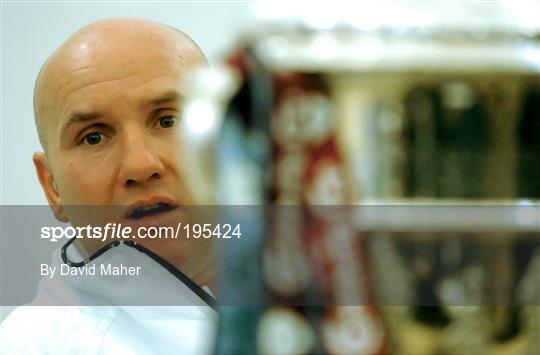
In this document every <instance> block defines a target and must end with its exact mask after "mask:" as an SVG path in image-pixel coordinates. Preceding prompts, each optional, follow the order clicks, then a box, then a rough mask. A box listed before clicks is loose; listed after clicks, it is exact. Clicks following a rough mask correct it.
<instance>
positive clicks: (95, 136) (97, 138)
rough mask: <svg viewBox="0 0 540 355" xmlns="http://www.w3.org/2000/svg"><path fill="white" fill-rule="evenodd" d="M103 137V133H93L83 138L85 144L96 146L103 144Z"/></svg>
mask: <svg viewBox="0 0 540 355" xmlns="http://www.w3.org/2000/svg"><path fill="white" fill-rule="evenodd" d="M102 137H103V135H102V134H101V133H98V132H92V133H89V134H87V135H86V136H85V137H84V138H83V142H84V143H86V144H88V145H96V144H99V143H101V139H102Z"/></svg>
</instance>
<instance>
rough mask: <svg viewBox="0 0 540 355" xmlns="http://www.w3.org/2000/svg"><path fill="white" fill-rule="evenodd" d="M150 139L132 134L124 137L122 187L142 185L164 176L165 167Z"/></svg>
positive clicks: (120, 175)
mask: <svg viewBox="0 0 540 355" xmlns="http://www.w3.org/2000/svg"><path fill="white" fill-rule="evenodd" d="M151 140H152V138H151V137H146V136H144V135H142V134H139V135H135V134H132V135H130V136H129V137H126V138H125V140H124V142H125V144H124V145H123V151H122V154H120V157H119V159H120V160H121V163H120V166H121V171H120V173H119V178H120V183H121V184H122V185H123V186H124V187H132V186H137V185H144V184H147V183H149V182H151V181H152V180H159V179H161V178H162V177H163V176H164V174H165V166H164V165H163V162H162V160H161V158H160V154H159V151H158V149H156V147H155V144H153V142H152V141H151Z"/></svg>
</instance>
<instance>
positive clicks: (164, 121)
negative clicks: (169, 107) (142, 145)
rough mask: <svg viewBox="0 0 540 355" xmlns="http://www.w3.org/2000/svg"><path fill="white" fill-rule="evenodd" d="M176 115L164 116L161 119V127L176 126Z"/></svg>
mask: <svg viewBox="0 0 540 355" xmlns="http://www.w3.org/2000/svg"><path fill="white" fill-rule="evenodd" d="M174 122H175V117H174V116H163V117H161V118H160V119H159V126H160V127H161V128H170V127H172V126H174Z"/></svg>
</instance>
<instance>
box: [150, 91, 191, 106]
mask: <svg viewBox="0 0 540 355" xmlns="http://www.w3.org/2000/svg"><path fill="white" fill-rule="evenodd" d="M182 98H183V96H182V95H181V94H180V93H179V92H178V91H176V90H169V91H166V92H165V93H164V94H162V95H159V96H158V97H156V98H153V99H152V100H151V101H150V103H151V104H152V105H154V106H158V105H161V104H164V103H167V102H172V101H179V100H181V99H182Z"/></svg>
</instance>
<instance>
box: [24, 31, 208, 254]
mask: <svg viewBox="0 0 540 355" xmlns="http://www.w3.org/2000/svg"><path fill="white" fill-rule="evenodd" d="M170 35H171V36H172V38H167V37H165V38H160V37H159V33H157V34H155V33H147V34H146V36H147V38H142V39H138V40H137V41H136V42H135V43H129V42H122V41H114V40H113V39H114V38H113V39H111V40H108V41H103V40H102V39H99V41H98V43H96V39H95V38H93V37H92V36H89V37H88V38H86V39H83V40H82V41H79V43H77V44H76V45H75V46H73V48H71V49H70V50H69V51H67V54H66V55H65V56H64V57H62V58H60V59H59V61H60V64H59V65H56V67H53V68H52V69H51V70H49V72H50V73H48V74H47V75H49V78H50V77H52V78H53V79H47V80H49V82H50V85H49V86H48V89H49V90H50V93H49V94H47V95H48V96H47V97H46V98H45V99H43V100H42V101H43V103H42V105H41V107H42V108H43V110H44V111H46V115H45V116H46V117H45V118H44V120H45V122H43V124H44V127H45V132H44V133H45V135H46V142H47V143H46V144H47V158H44V156H43V157H42V158H43V159H42V161H41V162H40V161H39V160H40V159H39V156H35V157H34V160H35V162H36V167H37V169H38V174H40V179H41V182H42V185H43V187H44V189H45V190H46V191H45V192H46V194H47V196H48V198H49V201H50V202H51V203H52V204H54V203H55V201H54V199H55V198H58V203H59V204H60V205H61V206H62V208H61V210H60V212H58V213H57V217H58V216H60V219H63V217H62V216H64V215H65V219H67V220H69V222H70V223H72V224H73V225H86V224H88V223H89V221H91V220H92V218H91V217H90V216H88V214H87V213H85V212H81V208H80V207H77V206H94V205H97V206H113V205H114V206H119V208H118V209H114V212H112V210H109V212H110V214H113V215H109V216H107V218H108V219H109V220H112V221H113V222H117V223H122V224H123V225H124V226H126V225H129V226H133V227H135V228H136V227H137V226H140V225H149V224H150V225H176V223H178V221H179V220H180V219H181V214H182V213H183V212H182V209H181V208H175V207H177V206H182V205H189V204H191V203H192V202H193V201H192V200H191V196H190V194H189V192H188V190H187V189H186V185H185V183H184V181H183V178H182V172H181V169H182V168H185V167H183V166H182V157H181V154H180V149H179V147H180V144H181V142H180V137H179V132H178V127H177V125H178V123H179V122H178V120H179V118H180V114H181V111H182V101H183V100H182V98H183V97H184V95H185V91H186V90H185V78H186V75H187V74H188V72H189V71H191V70H192V69H194V68H195V67H197V66H200V65H203V64H205V59H204V57H203V56H202V54H200V52H198V49H196V47H195V46H193V45H192V44H191V43H188V44H186V43H177V39H174V35H173V34H170ZM100 41H101V42H100ZM36 160H37V161H36ZM40 165H41V167H40ZM40 169H42V170H45V172H43V171H42V172H41V173H40ZM47 174H50V176H51V180H52V183H49V184H47V182H46V181H45V183H44V180H47V179H46V178H43V175H47ZM47 190H48V191H47ZM51 199H52V200H51ZM149 208H150V209H151V211H150V212H148V211H145V210H147V209H149ZM150 243H161V244H155V245H154V246H153V249H154V250H155V251H156V252H158V253H159V250H156V248H157V249H160V248H161V249H171V247H170V245H167V246H166V247H164V245H166V243H164V242H163V241H154V242H150ZM173 249H174V248H173ZM184 249H185V246H184ZM184 252H185V250H184Z"/></svg>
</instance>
